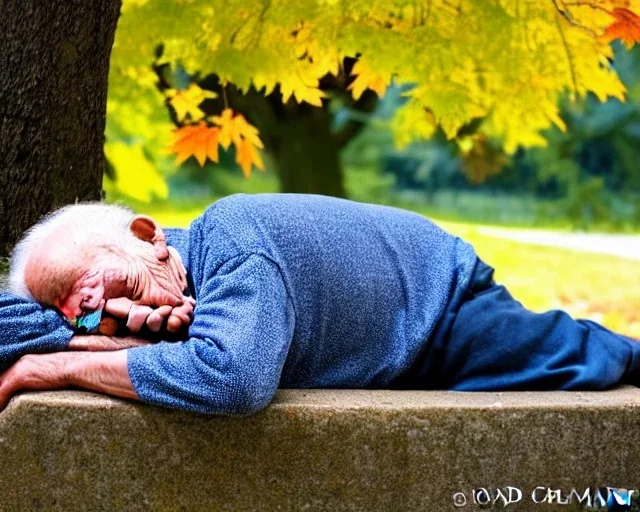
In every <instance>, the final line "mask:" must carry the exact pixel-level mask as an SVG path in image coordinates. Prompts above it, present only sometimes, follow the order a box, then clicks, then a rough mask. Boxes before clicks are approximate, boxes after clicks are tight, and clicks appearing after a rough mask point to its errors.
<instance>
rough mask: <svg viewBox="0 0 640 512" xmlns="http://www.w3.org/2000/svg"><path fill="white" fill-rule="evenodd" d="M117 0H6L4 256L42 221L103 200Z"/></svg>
mask: <svg viewBox="0 0 640 512" xmlns="http://www.w3.org/2000/svg"><path fill="white" fill-rule="evenodd" d="M119 11H120V0H91V1H80V0H47V1H43V0H2V1H0V218H3V219H11V221H10V222H3V223H0V255H6V254H8V252H9V249H10V248H11V246H12V244H13V243H14V242H15V241H16V240H17V238H18V237H19V236H20V235H21V234H22V233H23V231H24V230H25V229H26V228H28V227H29V226H31V225H32V224H33V223H34V222H35V221H36V220H38V218H39V217H40V216H41V215H43V214H45V213H47V212H49V211H51V210H52V209H54V208H56V207H58V206H60V205H62V204H68V203H73V202H75V201H76V200H89V199H94V200H95V199H99V198H100V192H101V184H102V171H103V165H104V152H103V145H104V126H105V112H106V99H107V75H108V69H109V56H110V54H111V46H112V43H113V37H114V33H115V29H116V22H117V20H118V15H119Z"/></svg>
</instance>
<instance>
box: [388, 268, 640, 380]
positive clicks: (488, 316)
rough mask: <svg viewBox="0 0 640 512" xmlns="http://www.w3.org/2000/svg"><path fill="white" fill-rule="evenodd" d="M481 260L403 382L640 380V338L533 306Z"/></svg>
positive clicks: (559, 312)
mask: <svg viewBox="0 0 640 512" xmlns="http://www.w3.org/2000/svg"><path fill="white" fill-rule="evenodd" d="M493 272H494V271H493V268H491V267H490V266H489V265H487V264H485V263H484V262H483V261H481V260H478V263H477V266H476V268H475V269H474V272H473V275H472V277H471V281H470V285H469V286H468V287H467V288H466V289H460V290H456V292H455V294H454V297H453V298H452V300H451V302H450V305H449V307H448V308H447V312H446V313H445V314H444V315H443V318H442V319H441V322H439V324H438V326H437V327H436V330H435V331H434V334H433V336H432V338H431V340H430V343H429V345H428V354H423V357H422V358H421V359H420V361H419V364H418V365H416V367H414V368H412V370H411V371H410V372H408V373H407V374H405V375H403V376H402V378H401V379H399V380H398V382H397V383H396V384H397V387H403V388H420V387H422V388H429V389H431V388H433V389H453V390H459V391H502V390H512V391H516V390H558V389H560V390H598V389H607V388H610V387H612V386H615V385H617V384H620V383H629V384H634V385H636V386H637V385H639V384H640V375H639V373H640V343H639V342H637V341H636V340H633V339H631V338H628V337H626V336H622V335H620V334H616V333H614V332H612V331H610V330H608V329H606V328H604V327H602V326H601V325H598V324H597V323H595V322H591V321H588V320H574V319H573V318H571V317H570V316H569V315H568V314H567V313H565V312H564V311H559V310H554V311H548V312H545V313H533V312H531V311H528V310H527V309H526V308H524V307H523V306H522V304H520V303H519V302H518V301H516V300H514V299H513V297H512V296H511V295H510V294H509V292H508V291H507V290H506V288H505V287H504V286H502V285H498V284H496V283H495V282H494V280H493Z"/></svg>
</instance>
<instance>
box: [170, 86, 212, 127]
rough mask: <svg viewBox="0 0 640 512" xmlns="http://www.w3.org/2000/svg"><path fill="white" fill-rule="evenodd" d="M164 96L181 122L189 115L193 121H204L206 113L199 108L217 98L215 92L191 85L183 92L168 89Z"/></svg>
mask: <svg viewBox="0 0 640 512" xmlns="http://www.w3.org/2000/svg"><path fill="white" fill-rule="evenodd" d="M164 94H165V96H166V97H167V99H168V100H169V103H170V104H171V106H172V107H173V109H174V110H175V111H176V117H177V118H178V121H180V122H182V121H184V120H185V118H186V117H187V115H188V116H189V117H190V119H191V120H192V121H199V120H200V119H202V118H203V117H204V112H203V111H202V110H200V108H199V105H200V103H202V102H203V101H204V100H206V99H208V98H215V97H217V95H216V93H215V92H213V91H207V90H206V89H201V88H200V87H199V86H198V85H197V84H190V85H189V87H187V88H186V89H184V90H182V91H179V90H176V89H167V90H166V91H165V93H164Z"/></svg>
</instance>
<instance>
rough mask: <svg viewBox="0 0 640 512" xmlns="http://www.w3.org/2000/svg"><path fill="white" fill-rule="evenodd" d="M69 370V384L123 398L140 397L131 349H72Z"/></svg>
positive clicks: (68, 363) (64, 354) (67, 354)
mask: <svg viewBox="0 0 640 512" xmlns="http://www.w3.org/2000/svg"><path fill="white" fill-rule="evenodd" d="M59 355H60V356H70V357H69V359H68V361H67V362H66V369H65V373H66V376H67V379H68V385H70V386H76V387H79V388H84V389H90V390H92V391H99V392H100V393H107V394H109V395H114V396H120V397H123V398H133V399H136V400H137V399H138V394H137V393H136V392H135V390H134V389H133V385H132V384H131V379H130V378H129V370H128V369H127V351H126V350H116V351H113V352H88V353H79V352H68V353H62V354H59Z"/></svg>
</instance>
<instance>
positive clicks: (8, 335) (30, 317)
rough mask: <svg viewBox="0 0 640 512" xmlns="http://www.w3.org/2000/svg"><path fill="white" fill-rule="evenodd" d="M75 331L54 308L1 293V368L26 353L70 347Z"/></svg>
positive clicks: (56, 350) (0, 369) (3, 368)
mask: <svg viewBox="0 0 640 512" xmlns="http://www.w3.org/2000/svg"><path fill="white" fill-rule="evenodd" d="M72 336H73V330H72V329H71V327H70V326H69V324H67V322H66V321H65V320H64V319H63V318H62V317H61V316H60V315H59V314H58V313H57V312H56V311H55V310H53V309H44V308H42V306H40V305H39V304H37V303H35V302H32V301H28V300H25V299H22V298H19V297H14V296H13V295H10V294H6V293H0V371H2V370H5V369H6V368H8V367H9V366H10V365H11V364H12V363H13V362H15V361H16V360H17V359H18V358H20V357H21V356H23V355H25V354H39V353H44V352H59V351H61V350H64V349H66V348H67V345H68V344H69V341H70V340H71V337H72Z"/></svg>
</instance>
